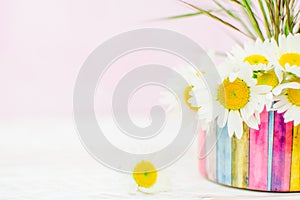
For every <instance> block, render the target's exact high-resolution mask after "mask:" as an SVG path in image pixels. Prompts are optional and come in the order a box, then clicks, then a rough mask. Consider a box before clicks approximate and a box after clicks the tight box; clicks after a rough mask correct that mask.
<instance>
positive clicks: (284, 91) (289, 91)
mask: <svg viewBox="0 0 300 200" xmlns="http://www.w3.org/2000/svg"><path fill="white" fill-rule="evenodd" d="M273 92H274V93H275V95H278V96H277V97H276V98H275V100H276V103H275V104H274V106H273V107H274V109H275V110H276V111H277V112H278V113H284V114H283V117H284V122H285V123H287V122H292V121H294V126H298V125H299V124H300V78H295V79H294V80H292V81H291V82H288V83H284V84H282V85H279V86H278V87H277V88H275V89H274V91H273Z"/></svg>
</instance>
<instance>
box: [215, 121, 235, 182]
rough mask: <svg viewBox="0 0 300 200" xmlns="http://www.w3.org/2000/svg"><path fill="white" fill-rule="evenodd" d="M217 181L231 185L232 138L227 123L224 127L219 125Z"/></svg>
mask: <svg viewBox="0 0 300 200" xmlns="http://www.w3.org/2000/svg"><path fill="white" fill-rule="evenodd" d="M216 164H217V174H216V175H217V177H216V178H217V182H218V183H221V184H225V185H231V138H230V137H229V135H228V131H227V125H226V126H225V127H224V128H219V127H218V126H217V163H216Z"/></svg>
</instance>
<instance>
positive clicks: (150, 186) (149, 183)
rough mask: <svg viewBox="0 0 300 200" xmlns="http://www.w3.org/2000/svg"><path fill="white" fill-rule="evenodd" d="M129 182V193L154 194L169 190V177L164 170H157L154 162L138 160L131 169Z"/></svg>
mask: <svg viewBox="0 0 300 200" xmlns="http://www.w3.org/2000/svg"><path fill="white" fill-rule="evenodd" d="M131 176H132V178H131V182H130V187H131V189H130V193H132V194H134V193H136V192H142V193H146V194H154V193H159V192H167V191H169V190H170V185H171V184H170V179H169V176H168V174H167V172H166V171H158V170H157V169H156V168H155V166H154V164H153V163H151V162H149V161H145V160H142V161H140V162H138V163H137V164H136V165H135V167H134V169H133V171H132V175H131Z"/></svg>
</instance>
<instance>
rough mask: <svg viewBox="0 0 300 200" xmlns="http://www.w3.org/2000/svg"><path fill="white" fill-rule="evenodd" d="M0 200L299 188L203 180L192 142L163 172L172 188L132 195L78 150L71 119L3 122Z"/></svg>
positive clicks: (243, 194)
mask: <svg viewBox="0 0 300 200" xmlns="http://www.w3.org/2000/svg"><path fill="white" fill-rule="evenodd" d="M0 138H1V139H0V199H1V200H2V199H18V200H19V199H20V200H21V199H30V200H35V199H37V200H44V199H49V200H54V199H72V200H76V199H83V200H87V199H235V198H236V199H253V198H257V199H271V198H272V199H273V198H274V197H276V198H282V199H299V198H300V194H299V193H289V194H284V193H279V194H274V193H264V192H252V191H246V190H238V189H232V188H228V187H223V186H219V185H217V184H214V183H211V182H209V181H207V180H205V179H203V178H202V177H201V176H200V175H199V173H198V169H197V160H196V146H195V144H194V145H193V146H192V147H191V149H190V150H189V151H188V152H187V153H186V154H185V156H184V157H182V158H181V159H180V160H179V161H178V162H177V163H175V164H174V165H172V166H171V167H170V168H168V169H167V170H166V171H168V172H169V173H170V174H171V176H170V182H171V184H170V185H171V187H170V190H169V191H167V192H162V193H158V194H151V195H147V194H143V193H136V194H132V193H130V192H129V190H128V187H127V183H128V178H129V177H128V176H126V175H123V174H120V173H117V172H115V171H113V170H110V169H107V168H105V167H103V166H102V165H100V164H99V163H98V162H96V161H95V160H94V159H93V158H91V157H90V155H89V154H88V153H87V152H86V151H85V150H84V149H83V147H82V146H81V144H80V141H79V139H78V137H77V134H76V132H75V128H74V124H73V120H72V119H37V120H15V121H2V122H1V126H0Z"/></svg>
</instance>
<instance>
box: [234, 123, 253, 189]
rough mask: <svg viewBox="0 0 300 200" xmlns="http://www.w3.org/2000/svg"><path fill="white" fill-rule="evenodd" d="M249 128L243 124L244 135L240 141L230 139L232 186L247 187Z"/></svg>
mask: <svg viewBox="0 0 300 200" xmlns="http://www.w3.org/2000/svg"><path fill="white" fill-rule="evenodd" d="M248 158H249V127H248V126H247V125H246V124H244V133H243V137H242V138H241V139H237V138H236V137H235V136H233V137H232V171H231V172H232V178H231V180H232V186H233V187H238V188H247V187H248V166H249V161H248Z"/></svg>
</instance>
